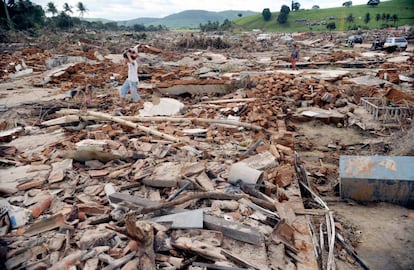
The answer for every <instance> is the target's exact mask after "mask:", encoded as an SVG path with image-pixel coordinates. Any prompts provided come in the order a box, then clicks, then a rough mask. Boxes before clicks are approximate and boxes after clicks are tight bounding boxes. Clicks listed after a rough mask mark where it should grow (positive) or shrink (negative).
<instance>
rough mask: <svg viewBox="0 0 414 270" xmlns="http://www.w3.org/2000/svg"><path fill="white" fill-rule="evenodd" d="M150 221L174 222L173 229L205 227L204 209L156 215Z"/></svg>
mask: <svg viewBox="0 0 414 270" xmlns="http://www.w3.org/2000/svg"><path fill="white" fill-rule="evenodd" d="M150 221H155V222H168V223H172V224H171V228H172V229H201V228H203V209H196V210H192V211H185V212H180V213H176V214H171V215H165V216H160V217H154V218H151V219H150Z"/></svg>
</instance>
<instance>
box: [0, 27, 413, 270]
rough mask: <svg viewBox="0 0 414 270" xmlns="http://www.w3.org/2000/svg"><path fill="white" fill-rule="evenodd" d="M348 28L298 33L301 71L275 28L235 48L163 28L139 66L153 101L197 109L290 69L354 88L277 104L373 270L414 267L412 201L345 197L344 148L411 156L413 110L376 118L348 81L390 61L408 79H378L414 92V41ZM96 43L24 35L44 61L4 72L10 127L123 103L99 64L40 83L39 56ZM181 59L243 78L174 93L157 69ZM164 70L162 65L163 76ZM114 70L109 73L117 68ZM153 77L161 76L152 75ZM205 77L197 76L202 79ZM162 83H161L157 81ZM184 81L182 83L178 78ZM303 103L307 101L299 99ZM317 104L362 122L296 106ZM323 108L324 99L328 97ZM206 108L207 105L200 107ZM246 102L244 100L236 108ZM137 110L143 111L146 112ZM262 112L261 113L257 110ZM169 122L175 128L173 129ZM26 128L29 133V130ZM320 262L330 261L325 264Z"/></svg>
mask: <svg viewBox="0 0 414 270" xmlns="http://www.w3.org/2000/svg"><path fill="white" fill-rule="evenodd" d="M102 35H103V34H102ZM345 35H346V33H340V34H337V36H336V37H335V43H330V42H328V41H326V40H325V39H324V35H322V34H320V35H318V34H313V35H305V36H304V35H298V36H297V37H295V41H296V42H297V43H298V44H299V48H300V56H301V58H300V61H299V63H298V66H299V70H297V71H293V70H291V69H290V67H289V62H288V57H287V55H288V54H289V49H288V42H286V41H284V40H281V39H278V37H277V36H274V37H273V38H274V42H273V44H271V45H270V46H268V45H266V46H263V45H262V44H260V43H258V42H256V41H255V38H254V36H253V35H249V34H246V36H244V37H243V39H242V40H243V42H241V41H240V42H238V41H236V42H238V43H237V44H233V45H232V46H233V47H231V46H230V48H227V49H224V50H219V49H215V48H214V47H211V46H209V47H206V48H204V47H203V46H204V44H202V45H200V46H201V47H197V44H192V43H191V42H188V37H185V36H183V37H181V39H179V38H178V37H176V36H175V35H174V34H170V33H165V35H164V37H163V38H162V39H160V38H159V37H158V38H153V39H151V37H149V39H148V40H146V41H145V42H144V43H146V44H147V45H148V46H149V48H150V49H152V51H151V50H150V51H144V52H140V55H141V57H142V59H143V60H142V62H140V65H141V66H143V67H145V69H143V70H140V74H141V75H143V77H142V78H141V88H140V93H141V95H142V97H143V98H144V100H145V101H147V102H151V101H153V100H154V99H153V98H154V95H156V96H160V95H164V96H168V97H172V98H174V99H177V100H180V101H181V102H183V103H184V104H185V105H186V106H188V107H190V108H191V110H189V111H190V112H192V113H194V111H193V110H194V108H196V107H197V104H198V101H200V102H201V101H206V100H214V99H218V100H220V99H224V98H228V97H231V98H238V97H240V96H241V97H243V98H250V97H254V98H257V97H258V96H259V94H257V92H255V91H256V90H257V89H258V88H259V87H258V85H266V87H269V88H271V86H268V81H269V80H272V83H274V84H276V83H277V81H278V78H279V79H280V78H285V77H281V76H285V75H283V74H288V75H289V76H292V77H287V78H289V79H287V80H288V81H294V80H302V79H303V80H305V79H306V78H312V77H313V76H317V77H318V83H319V84H324V83H327V82H328V83H332V85H335V87H336V86H338V85H339V86H338V89H340V90H337V89H334V90H333V92H330V93H334V94H333V96H334V97H336V96H337V92H340V93H341V94H342V97H344V96H345V94H344V93H345V92H346V96H345V97H346V99H347V104H346V105H345V106H339V105H338V106H336V105H335V106H334V101H332V102H331V101H328V102H326V103H324V102H322V103H318V102H320V99H318V100H316V99H314V100H313V103H309V105H310V106H306V105H308V104H304V102H303V100H305V103H306V102H308V101H310V100H311V99H307V98H304V97H303V96H301V98H302V99H303V100H302V99H296V97H297V96H295V93H293V94H292V95H290V94H291V93H289V89H287V91H286V90H283V91H282V93H283V95H282V98H280V103H279V105H281V104H286V105H281V108H280V111H278V113H279V114H278V115H279V118H280V117H283V119H284V120H285V123H286V128H287V130H288V131H290V132H292V133H293V136H294V150H295V151H297V153H298V154H299V156H300V158H301V160H302V161H303V162H304V164H305V166H306V168H307V170H308V172H309V179H310V181H311V185H312V187H313V189H314V190H315V191H317V192H318V194H319V195H320V196H321V198H322V199H324V200H325V201H326V202H327V204H328V206H329V207H330V209H331V210H333V211H334V215H335V221H336V222H337V229H338V230H339V231H341V233H343V235H344V236H345V237H346V239H347V240H348V241H349V243H351V244H352V246H353V247H354V248H355V250H356V252H357V254H358V255H359V256H360V258H361V259H362V260H363V261H364V262H365V263H366V264H367V265H368V266H369V268H370V269H389V270H393V269H395V270H398V269H404V270H406V269H407V270H408V269H414V266H413V265H414V256H412V254H414V210H413V209H409V208H405V207H402V206H397V205H392V204H387V203H358V202H354V201H352V200H341V198H340V196H339V195H340V194H339V182H340V181H339V177H338V166H339V156H340V155H413V153H414V151H413V149H414V143H413V141H414V129H413V122H412V121H411V119H405V121H404V122H403V123H402V122H399V123H397V124H394V125H392V126H382V125H381V124H380V123H376V122H375V121H374V120H373V119H372V118H371V115H369V114H368V113H367V112H364V110H363V109H362V108H361V106H360V104H359V103H358V102H355V100H354V99H357V98H358V96H359V95H360V93H359V92H358V95H357V94H356V93H357V91H356V90H355V89H354V88H352V91H354V92H353V93H352V94H349V93H351V92H352V91H351V92H350V88H345V87H343V88H341V87H342V86H346V85H348V84H349V80H351V79H354V78H361V77H364V76H371V77H373V78H375V79H376V80H382V79H384V78H379V75H378V74H379V70H381V69H387V68H391V69H393V70H395V69H396V70H397V73H398V74H400V75H402V76H404V77H403V80H400V81H399V82H398V84H397V83H392V82H389V81H384V80H382V81H380V84H383V85H384V84H385V85H386V86H385V87H388V86H387V85H389V87H396V88H398V90H399V91H402V92H405V93H407V94H408V95H410V96H413V80H414V78H413V72H414V70H413V60H414V58H413V57H414V55H413V52H414V48H413V45H412V44H410V45H409V47H408V48H407V50H406V51H404V52H393V53H391V54H389V53H385V52H382V51H376V52H371V51H369V45H370V44H369V41H367V42H366V43H365V44H362V45H356V46H355V47H354V48H349V47H346V46H344V44H343V43H342V40H343V36H345ZM366 35H367V36H368V37H370V36H374V33H372V35H369V33H366ZM89 37H90V36H89ZM101 38H104V37H101ZM174 38H175V39H178V41H179V42H177V41H176V42H172V43H170V44H173V45H170V46H169V45H168V44H169V43H168V42H171V40H173V39H174ZM163 41H165V43H163ZM185 41H187V42H185ZM56 42H57V41H56ZM122 42H123V43H121V44H123V45H124V46H123V47H126V46H130V45H133V44H134V43H135V42H134V41H133V40H128V39H123V40H122ZM73 43H75V42H73ZM92 43H93V42H89V43H86V42H85V44H84V45H83V46H84V47H83V48H82V49H81V50H80V49H79V48H78V47H76V45H75V44H70V45H71V46H67V47H63V44H62V45H60V47H59V46H56V47H54V48H53V47H52V46H51V45H47V44H46V45H47V46H50V47H51V48H45V49H43V48H41V45H39V44H38V45H36V44H31V45H28V44H27V43H26V44H18V46H17V47H20V48H21V49H24V48H31V47H35V48H37V49H38V50H40V51H41V53H40V54H39V55H38V57H39V58H41V60H40V59H39V61H37V60H36V57H31V58H30V59H29V60H30V61H26V62H28V63H29V64H28V65H29V66H30V63H36V65H34V64H33V66H34V72H33V73H30V74H28V75H26V76H22V77H18V78H14V79H12V78H10V77H9V76H7V74H9V73H10V72H12V71H13V70H11V71H9V72H7V73H4V72H3V73H2V76H3V77H2V80H1V81H0V118H1V119H2V121H3V123H6V124H5V126H7V128H11V127H18V126H23V127H25V128H26V129H27V130H30V128H34V129H36V126H37V125H39V123H41V122H42V121H44V120H49V119H53V118H54V117H55V116H54V115H53V114H52V113H51V112H52V111H54V109H55V108H54V107H56V108H70V109H72V108H85V107H86V108H93V109H96V108H97V109H98V110H99V109H101V110H105V111H106V112H109V113H113V112H114V111H116V109H117V108H118V100H117V91H118V89H119V83H121V82H122V79H121V78H120V77H118V78H117V82H118V84H117V85H115V84H111V83H113V81H111V80H105V82H104V83H99V84H96V85H93V80H94V79H95V77H96V76H98V77H103V75H102V74H100V73H98V72H99V71H96V70H94V71H89V72H96V73H95V75H94V76H91V75H90V74H89V77H88V75H87V76H86V77H87V78H89V81H88V82H87V83H85V81H86V79H85V81H82V80H84V78H83V77H82V78H81V79H79V78H74V77H69V79H68V78H67V77H57V79H56V81H53V83H46V84H44V85H39V83H38V81H39V79H42V78H43V77H44V75H45V73H46V72H47V69H46V68H45V67H42V66H39V62H40V63H41V62H43V61H44V60H45V59H47V58H48V57H49V56H46V53H45V52H47V54H48V55H49V54H50V57H53V56H54V55H58V54H65V55H66V54H67V55H72V54H73V52H71V48H73V49H74V51H75V52H76V55H82V54H83V52H82V50H83V51H88V49H90V48H89V47H93V46H92ZM183 44H187V45H183ZM46 45H45V46H46ZM186 46H187V47H186ZM86 47H87V48H86ZM3 48H7V46H6V45H5V44H3ZM63 48H64V50H63ZM154 48H156V49H157V50H159V51H158V52H157V53H158V54H154V50H155V49H154ZM8 51H9V50H7V49H5V50H4V51H3V53H4V55H12V56H13V58H10V57H3V58H2V65H3V68H4V67H7V65H11V62H10V61H11V60H18V59H22V57H25V56H27V55H26V54H20V53H17V52H18V50H16V53H13V54H10V53H9V52H8ZM97 51H98V52H99V54H100V55H102V56H104V57H107V59H114V58H115V59H117V60H116V61H114V62H112V64H113V65H115V68H116V70H114V68H112V69H111V66H110V65H109V64H107V65H106V66H105V67H103V68H102V70H105V72H108V71H111V70H112V71H113V73H117V72H119V73H122V72H123V67H122V65H121V64H120V63H119V58H117V57H116V56H117V55H118V56H119V53H120V49H119V48H118V49H117V48H116V47H115V46H114V44H109V45H108V44H107V46H103V47H101V48H99V49H98V50H97ZM207 54H208V55H207ZM205 55H207V56H205ZM114 56H115V57H114ZM203 57H205V59H207V60H206V61H207V62H203V59H204V58H203ZM384 59H385V64H384ZM5 61H6V62H5ZM341 61H343V62H341ZM344 62H345V64H344ZM361 63H362V64H361ZM112 64H111V65H112ZM381 65H384V66H381ZM387 65H388V66H387ZM108 66H109V67H108ZM176 66H185V67H187V68H188V67H191V68H194V66H195V69H196V70H198V71H200V69H201V68H203V67H205V68H206V69H207V71H206V72H207V73H209V72H211V73H213V74H209V75H206V78H207V79H211V78H212V77H217V76H219V77H221V76H223V75H226V76H228V77H226V78H229V77H230V78H232V76H234V77H237V79H236V80H235V81H236V83H237V84H238V85H237V87H233V88H232V90H231V91H226V93H218V92H217V93H211V92H205V93H197V91H198V90H199V89H201V88H196V90H194V91H195V92H192V93H190V94H188V93H187V94H180V95H176V94H174V93H172V92H171V91H170V92H168V91H167V92H168V93H167V94H166V92H163V89H165V88H162V85H161V84H166V83H170V82H169V80H168V79H166V80H165V81H162V80H161V81H160V79H159V78H169V77H168V76H172V75H168V74H169V72H170V73H176V74H178V71H177V70H176V69H175V68H176ZM58 67H59V66H58ZM88 68H89V67H86V68H85V69H82V68H80V69H78V70H75V71H73V72H75V74H76V73H77V72H78V73H81V72H80V71H79V70H83V72H84V73H86V74H88ZM183 70H184V68H181V70H180V71H179V72H181V73H182V74H184V75H182V74H181V75H180V77H179V78H175V81H174V84H178V85H180V84H179V83H177V80H180V82H181V83H182V81H185V80H188V79H189V77H191V76H193V75H194V70H191V72H190V73H188V72H187V73H186V72H184V71H183ZM71 72H72V71H71ZM157 72H158V73H160V74H157V75H155V73H157ZM69 73H70V72H69ZM71 74H72V73H71ZM240 74H249V76H250V77H249V78H248V80H246V81H243V80H241V79H240V78H245V77H244V76H240ZM269 74H282V75H277V76H280V77H277V76H276V77H275V79H273V78H272V75H269ZM315 74H317V75H315ZM338 74H339V75H338ZM343 74H345V75H343ZM106 75H108V77H109V76H110V75H113V74H112V73H111V74H106ZM144 75H145V76H144ZM186 75H188V76H186ZM190 75H191V76H190ZM256 75H258V76H263V75H264V77H260V79H258V80H255V78H254V77H255V76H256ZM122 76H125V74H122ZM148 76H149V77H151V76H152V77H151V79H149V80H148ZM269 76H270V77H269ZM154 77H156V78H157V79H156V80H154ZM200 77H201V76H199V77H198V78H197V79H198V80H200ZM223 77H224V76H223ZM223 77H221V79H222V80H224V79H223ZM201 80H203V78H201ZM273 80H274V81H273ZM280 80H282V79H280ZM230 81H231V79H230ZM223 82H224V81H223ZM233 83H234V81H233ZM299 83H300V82H298V84H299ZM90 84H92V85H93V87H92V91H94V92H93V95H92V100H91V103H88V101H87V96H86V95H85V96H80V97H78V98H77V99H74V98H72V97H70V96H69V97H68V91H70V90H71V89H79V88H82V87H84V88H85V89H86V88H87V86H85V85H90ZM155 84H157V86H154V85H155ZM366 84H367V85H368V86H366ZM374 84H375V83H370V82H368V83H364V82H363V83H361V84H357V86H358V87H356V88H357V90H358V89H363V90H364V91H365V94H366V93H367V91H368V90H367V89H368V88H364V87H371V86H373V85H374ZM183 85H184V84H183V83H182V85H180V86H183ZM292 85H295V84H294V83H292V84H290V87H292ZM361 85H364V86H361ZM255 87H256V88H255ZM329 87H333V86H329ZM329 87H328V88H329ZM359 87H361V88H359ZM214 89H216V88H214ZM252 89H253V90H252ZM265 89H267V88H265ZM381 89H382V88H381V87H377V88H375V89H374V90H372V88H369V91H371V90H372V91H377V93H379V92H378V91H381ZM387 89H388V88H387ZM207 91H209V90H207ZM237 91H240V92H241V93H242V94H241V95H239V94H237ZM347 91H348V92H347ZM361 91H362V90H361ZM160 93H161V94H160ZM312 94H313V93H312ZM100 96H104V98H103V99H101V98H100ZM283 96H284V97H283ZM312 98H313V97H312ZM324 98H329V96H322V99H324ZM295 99H296V100H295ZM337 100H339V98H338V99H337ZM351 101H352V102H351ZM409 102H411V101H406V103H405V104H410V103H409ZM200 104H201V103H200ZM263 104H265V102H262V103H260V104H259V103H258V102H257V103H255V102H253V103H252V104H249V105H248V106H247V110H248V111H249V110H251V112H254V111H255V108H268V107H266V106H265V105H263ZM298 104H301V105H299V106H298ZM315 104H323V106H325V107H324V108H327V109H329V110H333V111H338V112H345V113H347V112H352V113H353V116H355V115H358V116H359V117H357V120H358V121H356V122H357V123H358V124H354V125H351V124H350V123H349V122H346V121H342V120H341V121H339V122H336V121H330V122H329V121H328V123H327V122H326V121H324V120H326V119H308V118H306V119H303V117H302V116H297V115H296V114H297V113H298V112H300V111H305V110H306V109H307V108H312V107H314V106H312V105H315ZM131 106H132V105H128V107H126V108H120V110H121V111H122V113H124V114H126V115H129V116H131V115H132V110H133V107H131ZM283 106H286V108H284V109H282V107H283ZM319 107H322V105H320V106H319ZM200 108H203V107H202V106H200ZM350 108H352V109H350ZM231 109H233V108H230V109H228V108H227V109H226V108H221V111H220V113H223V114H226V113H229V111H230V110H231ZM238 109H240V108H239V107H238ZM243 109H245V108H243ZM278 109H279V108H278ZM263 110H264V109H263ZM233 111H235V109H233ZM135 112H136V114H138V111H135ZM215 113H216V112H214V111H213V109H211V108H210V109H209V111H207V112H204V111H202V109H200V114H201V115H203V114H205V115H210V116H213V115H214V114H215ZM259 113H262V112H260V110H259ZM358 113H360V114H358ZM240 115H241V116H242V119H243V120H246V121H248V120H249V119H255V120H252V121H255V122H254V123H264V122H263V119H264V118H266V117H265V116H264V115H266V114H264V115H263V114H259V116H257V117H254V115H253V114H249V115H248V116H245V115H243V114H242V113H241V114H240ZM270 116H274V114H273V115H272V114H270ZM270 116H269V117H270ZM353 116H352V117H353ZM256 118H258V119H256ZM276 118H277V117H275V119H276ZM269 119H270V118H269ZM280 119H282V118H280ZM341 119H342V118H341ZM346 120H347V121H349V120H352V118H351V117H350V118H346ZM269 122H271V123H264V125H266V127H267V128H272V127H273V123H274V121H273V120H269ZM3 129H6V128H3ZM165 130H168V129H167V128H165ZM50 131H51V132H52V131H53V130H52V129H51V130H50ZM28 133H30V132H29V131H28ZM19 136H21V137H24V135H18V136H16V137H15V138H14V139H13V140H15V139H17V138H18V137H19ZM257 137H259V136H257ZM257 137H256V138H253V137H252V138H251V142H254V141H255V140H257ZM46 140H47V138H46ZM25 143H27V145H25V146H23V145H22V144H20V147H22V148H26V151H27V153H30V151H29V150H32V149H31V148H33V149H36V147H38V146H39V145H37V144H42V142H41V141H38V142H37V144H36V143H34V142H27V141H26V142H25ZM45 143H46V142H45ZM9 145H10V144H9ZM16 146H17V145H16ZM304 204H305V207H308V206H312V205H314V203H312V202H311V200H310V199H309V198H304ZM314 219H315V220H314V222H315V223H316V224H317V223H318V222H319V221H318V218H317V217H314ZM246 256H247V255H246ZM248 257H249V256H247V258H248ZM335 257H336V265H337V269H362V268H361V266H360V265H359V264H358V263H356V262H355V260H354V259H353V258H352V257H351V256H350V255H349V254H346V252H345V251H344V250H343V249H338V250H337V251H336V254H335ZM287 269H288V268H287ZM322 269H325V268H324V266H323V267H322Z"/></svg>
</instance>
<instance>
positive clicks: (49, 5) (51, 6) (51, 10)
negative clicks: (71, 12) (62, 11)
mask: <svg viewBox="0 0 414 270" xmlns="http://www.w3.org/2000/svg"><path fill="white" fill-rule="evenodd" d="M46 7H47V9H46V12H48V13H52V17H55V14H57V13H58V10H57V8H56V6H55V4H54V3H53V2H49V3H47V6H46Z"/></svg>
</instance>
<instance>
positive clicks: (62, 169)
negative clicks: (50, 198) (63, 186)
mask: <svg viewBox="0 0 414 270" xmlns="http://www.w3.org/2000/svg"><path fill="white" fill-rule="evenodd" d="M72 162H73V160H72V159H64V160H62V161H59V162H54V163H52V172H51V173H50V175H49V178H48V179H47V180H48V182H49V183H56V182H60V181H62V180H63V179H64V178H65V175H66V172H68V171H69V170H71V169H72Z"/></svg>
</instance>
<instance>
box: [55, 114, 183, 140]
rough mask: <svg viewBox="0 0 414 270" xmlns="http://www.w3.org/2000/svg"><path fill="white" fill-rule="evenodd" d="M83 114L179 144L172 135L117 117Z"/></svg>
mask: <svg viewBox="0 0 414 270" xmlns="http://www.w3.org/2000/svg"><path fill="white" fill-rule="evenodd" d="M81 113H82V112H81V111H80V110H74V109H71V110H67V109H64V110H60V111H59V114H81ZM83 114H84V115H87V116H93V117H96V118H98V119H103V120H108V121H113V122H116V123H119V124H121V125H125V126H128V127H132V128H136V129H139V130H141V131H144V132H147V133H149V134H152V135H155V136H158V137H161V138H163V139H167V140H170V141H173V142H180V139H179V138H177V137H174V136H172V135H169V134H165V133H162V132H159V131H158V130H155V129H151V128H148V127H145V126H141V125H139V124H136V123H133V122H131V121H127V120H125V119H122V118H120V117H117V116H112V115H110V114H107V113H102V112H96V111H86V112H84V113H83Z"/></svg>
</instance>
